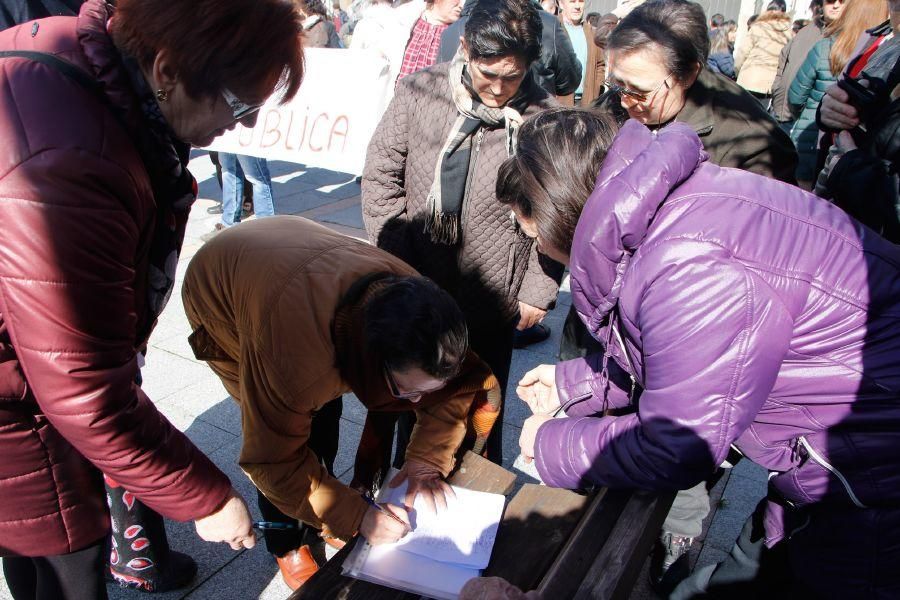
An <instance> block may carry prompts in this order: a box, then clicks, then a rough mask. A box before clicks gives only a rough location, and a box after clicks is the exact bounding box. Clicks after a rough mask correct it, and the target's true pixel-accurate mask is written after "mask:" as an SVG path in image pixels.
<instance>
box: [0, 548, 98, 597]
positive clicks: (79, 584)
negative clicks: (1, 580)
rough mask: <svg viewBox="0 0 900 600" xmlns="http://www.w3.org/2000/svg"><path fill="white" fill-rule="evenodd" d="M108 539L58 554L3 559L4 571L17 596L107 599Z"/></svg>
mask: <svg viewBox="0 0 900 600" xmlns="http://www.w3.org/2000/svg"><path fill="white" fill-rule="evenodd" d="M105 559H106V539H105V538H103V539H100V540H97V542H96V543H95V544H94V545H92V546H88V547H87V548H84V549H82V550H78V551H77V552H71V553H69V554H60V555H57V556H41V557H37V558H34V557H25V556H14V557H6V558H4V559H3V575H4V576H5V577H6V585H7V586H8V587H9V591H10V592H11V593H12V597H13V598H14V599H15V600H106V597H107V596H106V582H105V578H104V576H103V571H104V568H105V566H106V563H105Z"/></svg>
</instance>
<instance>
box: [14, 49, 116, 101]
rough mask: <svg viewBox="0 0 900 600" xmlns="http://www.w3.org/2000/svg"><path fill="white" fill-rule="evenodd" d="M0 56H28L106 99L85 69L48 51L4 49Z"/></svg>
mask: <svg viewBox="0 0 900 600" xmlns="http://www.w3.org/2000/svg"><path fill="white" fill-rule="evenodd" d="M0 58H27V59H28V60H33V61H35V62H39V63H42V64H45V65H47V66H50V67H53V68H54V69H56V70H57V71H59V72H60V73H62V74H63V75H65V76H66V77H68V78H69V79H71V80H72V81H75V82H76V83H78V84H79V85H81V87H83V88H85V89H87V90H88V91H90V92H91V93H94V94H100V95H101V96H102V97H103V100H104V101H106V95H105V94H103V89H102V88H101V86H100V84H99V83H98V82H97V80H95V79H94V78H93V77H91V76H90V75H88V74H87V73H85V72H84V70H82V69H79V68H78V67H76V66H75V65H73V64H72V63H70V62H68V61H65V60H63V59H61V58H59V57H58V56H56V55H53V54H48V53H46V52H35V51H32V50H3V51H0Z"/></svg>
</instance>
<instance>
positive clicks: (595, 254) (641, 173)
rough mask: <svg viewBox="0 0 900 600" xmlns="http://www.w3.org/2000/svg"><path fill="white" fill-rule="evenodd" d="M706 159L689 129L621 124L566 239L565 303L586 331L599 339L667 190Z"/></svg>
mask: <svg viewBox="0 0 900 600" xmlns="http://www.w3.org/2000/svg"><path fill="white" fill-rule="evenodd" d="M705 160H707V154H706V152H705V151H704V150H703V144H702V143H701V142H700V138H699V137H697V134H696V133H694V131H693V129H691V127H690V126H688V125H686V124H683V123H673V124H671V125H669V126H667V127H664V128H663V129H660V130H659V131H656V132H653V131H650V130H649V129H647V128H646V127H645V126H644V125H642V124H640V123H639V122H637V121H634V120H630V121H628V122H626V123H625V124H624V125H623V126H622V129H621V131H620V132H619V134H618V135H617V136H616V139H615V140H614V141H613V143H612V146H610V148H609V151H608V152H607V154H606V158H605V159H604V160H603V165H602V167H601V168H600V173H599V174H598V175H597V181H596V184H595V186H594V191H593V192H592V193H591V195H590V197H589V198H588V199H587V202H586V203H585V205H584V209H583V210H582V213H581V217H580V218H579V219H578V226H577V227H576V228H575V235H574V237H573V239H572V256H571V263H570V265H569V270H570V273H571V287H572V289H571V291H572V301H573V304H574V305H575V309H576V310H577V312H578V314H579V316H580V317H581V320H582V321H583V322H584V323H585V324H586V325H587V327H588V330H589V331H590V332H591V333H593V334H595V335H597V334H599V332H600V330H601V328H602V326H603V322H604V320H605V319H606V317H607V316H608V315H609V313H610V311H611V310H612V309H613V307H614V306H615V305H616V303H617V302H618V300H619V294H620V292H621V286H622V281H623V278H624V274H625V272H626V271H627V269H628V264H629V262H630V260H631V256H632V255H633V254H634V252H635V251H636V250H637V249H638V248H639V247H640V246H641V244H642V243H643V241H644V238H645V237H646V236H647V232H648V230H649V229H650V225H651V223H652V222H653V218H654V217H655V216H656V213H657V211H658V210H659V208H660V207H661V206H662V204H663V202H665V200H666V198H667V197H668V196H669V194H670V193H671V192H672V190H673V189H674V188H676V187H677V186H679V185H681V184H682V183H683V182H684V181H685V180H687V179H688V178H689V177H690V176H691V175H692V174H693V173H694V171H695V170H696V169H697V167H698V166H699V165H700V163H702V162H703V161H705Z"/></svg>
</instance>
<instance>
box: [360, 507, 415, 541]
mask: <svg viewBox="0 0 900 600" xmlns="http://www.w3.org/2000/svg"><path fill="white" fill-rule="evenodd" d="M362 499H363V500H364V501H365V502H366V504H368V505H369V509H368V510H367V511H366V514H365V515H363V520H362V523H360V525H359V533H360V535H362V536H363V537H364V538H366V541H368V542H369V543H370V544H372V545H373V546H377V545H378V544H390V543H393V542H396V541H397V540H399V539H401V538H402V537H403V536H405V535H406V534H407V533H409V532H410V531H412V525H410V522H409V513H408V512H407V510H406V509H405V508H403V507H402V506H397V505H396V504H378V503H377V502H375V501H374V500H372V499H371V498H369V497H368V496H362Z"/></svg>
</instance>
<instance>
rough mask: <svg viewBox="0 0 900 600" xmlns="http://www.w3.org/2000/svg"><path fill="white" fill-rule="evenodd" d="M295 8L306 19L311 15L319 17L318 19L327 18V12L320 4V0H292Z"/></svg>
mask: <svg viewBox="0 0 900 600" xmlns="http://www.w3.org/2000/svg"><path fill="white" fill-rule="evenodd" d="M294 1H295V3H296V5H297V8H298V9H300V12H302V13H303V14H305V15H306V16H307V17H310V16H312V15H319V16H320V17H327V16H328V12H327V11H326V10H325V5H324V4H322V1H321V0H294Z"/></svg>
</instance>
